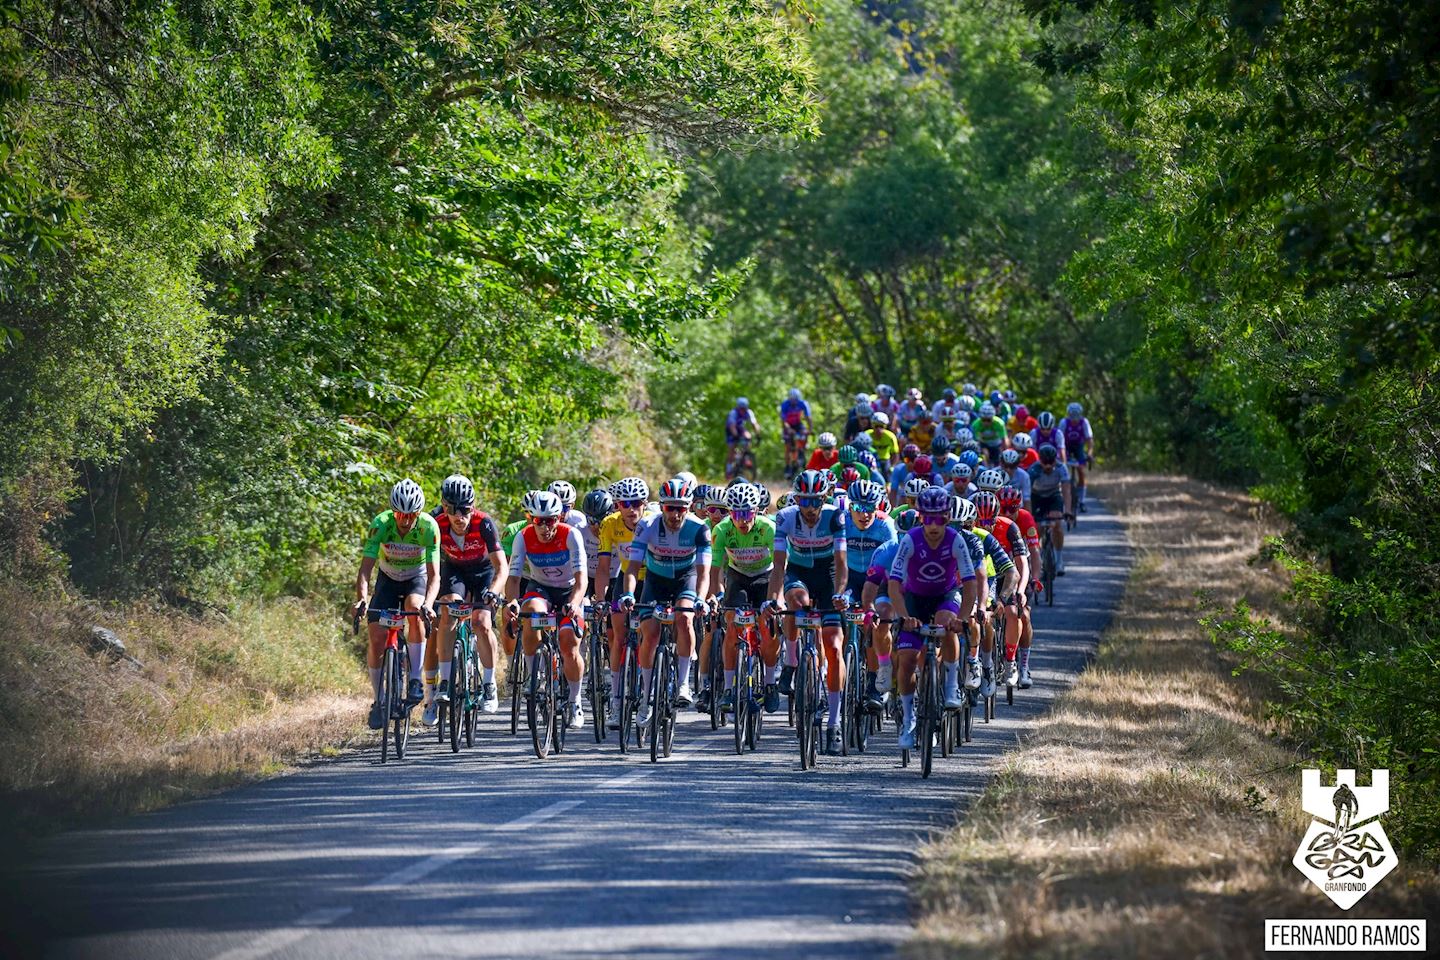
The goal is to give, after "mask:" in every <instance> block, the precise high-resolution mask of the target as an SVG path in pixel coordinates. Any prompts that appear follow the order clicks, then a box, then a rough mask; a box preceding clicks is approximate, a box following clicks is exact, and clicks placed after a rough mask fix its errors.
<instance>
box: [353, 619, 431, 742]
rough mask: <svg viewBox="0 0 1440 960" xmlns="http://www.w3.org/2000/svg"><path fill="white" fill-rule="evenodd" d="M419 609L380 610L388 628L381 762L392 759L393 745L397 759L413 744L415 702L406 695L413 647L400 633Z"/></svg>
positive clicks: (383, 671)
mask: <svg viewBox="0 0 1440 960" xmlns="http://www.w3.org/2000/svg"><path fill="white" fill-rule="evenodd" d="M363 616H364V613H363V612H361V613H356V614H355V632H356V633H359V632H360V620H361V618H362V617H363ZM419 616H423V614H422V613H421V612H420V611H419V610H400V609H395V610H381V611H379V623H380V625H381V626H383V627H384V628H385V647H384V653H383V654H382V656H381V662H380V684H381V686H380V705H381V709H382V710H383V711H384V716H385V726H383V727H382V728H381V729H380V762H381V763H385V762H386V761H387V760H389V758H390V749H391V745H392V744H393V746H394V749H395V759H396V760H403V759H405V748H406V746H408V745H409V743H410V713H411V711H412V710H414V708H415V701H413V700H411V699H410V698H409V697H408V696H407V695H406V685H407V681H408V680H409V677H410V648H409V645H408V644H406V643H402V642H401V641H400V634H401V633H402V632H403V630H404V627H405V621H406V619H408V618H410V617H419ZM425 636H426V637H427V638H428V637H429V636H430V623H429V621H428V620H427V621H426V623H425Z"/></svg>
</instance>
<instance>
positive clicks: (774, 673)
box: [769, 660, 780, 683]
mask: <svg viewBox="0 0 1440 960" xmlns="http://www.w3.org/2000/svg"><path fill="white" fill-rule="evenodd" d="M769 673H770V679H769V682H770V683H779V682H780V661H779V660H776V661H775V665H774V666H772V667H770V668H769Z"/></svg>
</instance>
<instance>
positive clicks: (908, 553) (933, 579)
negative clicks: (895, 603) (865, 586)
mask: <svg viewBox="0 0 1440 960" xmlns="http://www.w3.org/2000/svg"><path fill="white" fill-rule="evenodd" d="M890 579H891V580H899V581H900V588H901V589H902V590H904V591H905V592H906V593H913V594H915V595H917V596H921V597H940V596H944V595H945V594H947V593H949V592H950V591H951V590H953V589H955V587H956V586H957V585H959V584H960V583H961V582H963V581H965V580H974V579H975V562H974V561H973V560H972V559H971V558H970V551H969V550H967V549H966V547H965V541H964V540H963V539H961V537H960V534H959V533H957V532H956V531H954V530H952V529H950V528H949V527H946V528H945V536H944V538H943V539H942V540H941V541H940V545H939V546H938V547H931V546H930V544H928V543H926V542H925V528H924V527H916V528H915V529H913V530H911V531H910V532H909V533H907V534H905V535H904V536H903V537H901V538H900V546H899V548H898V549H897V550H896V551H895V560H894V561H893V562H892V563H891V564H890Z"/></svg>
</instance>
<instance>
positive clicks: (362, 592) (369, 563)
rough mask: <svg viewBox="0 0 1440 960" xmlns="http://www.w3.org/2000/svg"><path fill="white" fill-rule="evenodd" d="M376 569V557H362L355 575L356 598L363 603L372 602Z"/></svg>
mask: <svg viewBox="0 0 1440 960" xmlns="http://www.w3.org/2000/svg"><path fill="white" fill-rule="evenodd" d="M374 571H375V558H374V557H361V558H360V573H359V574H358V575H357V576H356V577H355V599H356V600H358V601H360V602H361V603H369V602H370V574H371V573H373V572H374ZM437 579H438V578H437Z"/></svg>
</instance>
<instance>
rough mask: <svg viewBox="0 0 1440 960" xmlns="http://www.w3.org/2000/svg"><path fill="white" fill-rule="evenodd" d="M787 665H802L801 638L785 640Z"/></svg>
mask: <svg viewBox="0 0 1440 960" xmlns="http://www.w3.org/2000/svg"><path fill="white" fill-rule="evenodd" d="M785 666H787V667H798V666H800V638H799V637H796V638H795V639H793V640H786V641H785Z"/></svg>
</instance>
